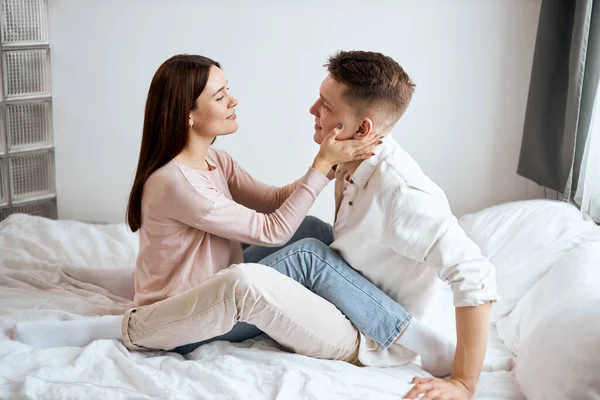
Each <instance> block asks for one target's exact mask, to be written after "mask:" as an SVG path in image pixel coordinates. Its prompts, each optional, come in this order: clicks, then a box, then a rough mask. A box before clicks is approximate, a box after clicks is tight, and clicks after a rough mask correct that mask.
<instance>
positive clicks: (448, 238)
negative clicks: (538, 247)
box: [310, 51, 498, 398]
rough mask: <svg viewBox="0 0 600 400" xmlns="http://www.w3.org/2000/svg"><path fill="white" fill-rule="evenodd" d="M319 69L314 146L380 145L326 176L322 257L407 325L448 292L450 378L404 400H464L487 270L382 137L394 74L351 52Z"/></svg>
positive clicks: (380, 354) (397, 92) (404, 80)
mask: <svg viewBox="0 0 600 400" xmlns="http://www.w3.org/2000/svg"><path fill="white" fill-rule="evenodd" d="M326 66H327V69H328V71H329V75H328V76H327V77H326V78H325V80H324V81H323V83H322V85H321V90H320V95H319V98H318V99H317V101H316V102H315V103H314V104H313V106H312V107H311V109H310V112H311V114H313V115H314V116H315V134H314V140H315V141H316V142H317V143H320V142H321V141H322V140H323V139H324V135H325V134H326V133H327V132H329V130H330V129H331V128H332V127H333V126H335V125H337V124H339V123H342V124H343V125H344V127H345V128H344V130H343V132H342V133H341V134H340V135H339V136H338V139H339V140H344V139H348V138H360V137H362V136H364V135H368V134H369V133H371V132H372V131H375V132H377V133H378V134H380V135H382V136H384V137H385V138H384V139H383V144H382V145H381V146H379V147H378V148H377V149H376V150H375V153H376V154H375V156H374V157H371V158H370V159H367V160H365V161H363V162H359V163H352V164H348V165H340V166H338V168H337V169H336V174H335V175H336V185H335V188H336V190H335V197H336V219H335V224H334V239H335V241H334V242H333V243H332V245H331V248H333V249H334V250H336V251H338V252H339V254H340V255H341V256H342V257H343V258H344V259H345V260H346V261H347V262H348V263H349V264H350V265H352V267H353V268H355V269H357V270H358V271H360V272H361V273H362V274H363V275H364V276H365V277H367V278H368V279H369V280H370V281H371V282H373V283H375V284H376V285H377V286H378V287H379V288H381V289H382V290H383V291H384V292H386V293H387V294H388V295H389V296H390V297H392V298H393V299H394V300H396V301H397V302H398V303H400V304H402V305H403V306H404V307H405V308H406V310H407V311H408V312H410V313H411V314H413V315H414V316H416V317H417V318H424V317H425V316H426V313H427V311H428V306H429V305H430V303H431V299H432V298H433V295H434V293H435V291H436V290H437V289H438V284H439V283H440V282H441V281H445V282H446V283H448V284H449V285H450V287H451V289H452V291H453V293H454V305H455V307H456V327H457V349H456V354H455V360H454V364H453V368H452V375H451V378H450V380H449V381H448V382H446V381H443V380H441V379H415V381H414V383H416V386H415V387H414V388H413V389H412V390H411V391H410V392H409V393H408V394H407V395H406V396H405V397H406V398H413V397H417V396H418V395H419V394H421V393H428V392H429V393H430V395H431V396H432V397H431V398H433V397H435V396H440V397H443V396H442V395H445V396H447V397H443V398H468V397H470V395H472V393H473V392H474V390H475V387H476V384H477V381H478V378H479V374H480V371H481V367H482V364H483V359H484V356H485V350H486V346H487V337H488V325H489V312H490V307H491V302H493V301H495V300H497V298H498V296H497V294H496V283H495V269H494V267H493V266H492V265H491V264H490V263H489V262H488V261H487V260H486V259H485V258H484V257H483V256H482V255H481V252H480V250H479V249H478V248H477V246H476V245H475V244H474V243H473V242H472V241H471V240H470V239H469V238H468V237H467V236H466V234H465V233H464V232H463V230H462V229H461V228H460V226H459V224H458V222H457V220H456V218H455V217H454V216H453V215H452V213H451V211H450V207H449V205H448V202H447V200H446V197H445V195H444V193H443V191H442V190H441V189H440V188H439V187H438V186H436V185H435V184H434V183H433V182H432V181H431V180H430V179H429V178H428V177H427V176H425V174H424V173H423V172H422V171H421V169H420V168H419V166H418V165H417V164H416V162H415V161H414V160H413V159H412V158H411V157H410V156H409V155H408V154H407V153H406V152H405V151H404V150H403V149H402V148H401V147H400V146H399V144H398V143H397V142H396V141H395V140H394V139H393V138H392V136H391V131H392V129H393V127H394V126H395V125H396V123H397V122H398V120H399V119H400V117H401V116H402V115H403V113H404V111H405V110H406V108H407V107H408V105H409V103H410V100H411V97H412V94H413V91H414V85H413V84H412V82H411V81H410V79H409V77H408V75H407V74H406V73H405V72H404V70H403V69H402V67H400V65H398V64H397V63H396V62H395V61H394V60H393V59H391V58H390V57H386V56H384V55H382V54H379V53H371V52H360V51H350V52H340V53H338V54H336V55H334V56H333V57H331V58H330V59H329V62H328V63H327V64H326ZM436 275H437V276H436ZM438 278H439V279H438ZM410 357H411V355H410V354H407V352H406V351H405V349H403V348H402V347H400V346H391V347H390V348H389V349H387V350H382V349H381V348H379V349H376V350H374V351H371V352H365V353H364V354H362V358H361V361H362V362H365V361H369V364H371V365H373V364H377V363H381V364H384V365H392V364H401V363H402V362H403V361H404V360H406V359H407V358H410ZM367 359H368V360H367ZM426 398H429V397H426Z"/></svg>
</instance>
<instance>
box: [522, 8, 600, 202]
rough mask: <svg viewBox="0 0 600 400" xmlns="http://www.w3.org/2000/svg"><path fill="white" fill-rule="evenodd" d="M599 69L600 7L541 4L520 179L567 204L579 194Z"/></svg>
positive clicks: (599, 73) (524, 131)
mask: <svg viewBox="0 0 600 400" xmlns="http://www.w3.org/2000/svg"><path fill="white" fill-rule="evenodd" d="M594 3H596V4H594ZM599 69H600V2H598V1H596V2H594V1H593V0H543V1H542V6H541V9H540V18H539V23H538V31H537V39H536V45H535V53H534V56H533V68H532V73H531V82H530V85H529V97H528V100H527V112H526V114H525V125H524V130H523V141H522V144H521V154H520V158H519V166H518V169H517V173H518V174H519V175H521V176H523V177H525V178H528V179H531V180H533V181H535V182H537V183H538V184H540V185H542V186H545V187H548V188H550V189H553V190H555V191H557V192H559V193H563V197H564V198H565V199H568V198H570V197H571V195H572V194H574V193H575V190H576V189H577V178H578V176H579V167H580V164H581V159H582V156H583V147H584V146H585V139H586V136H587V132H588V129H589V125H590V121H591V114H592V107H593V104H594V96H595V91H596V87H597V85H598V79H599V78H600V71H599Z"/></svg>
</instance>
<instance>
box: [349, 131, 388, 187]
mask: <svg viewBox="0 0 600 400" xmlns="http://www.w3.org/2000/svg"><path fill="white" fill-rule="evenodd" d="M381 141H382V142H383V143H381V144H380V145H379V146H377V147H376V148H375V150H373V153H375V155H374V156H372V157H369V158H367V159H366V160H364V161H363V162H361V163H360V165H359V166H358V168H356V171H354V173H353V174H352V176H351V177H350V179H351V180H352V181H353V182H354V183H355V184H356V185H357V186H359V187H361V188H363V187H365V185H366V184H367V182H369V179H370V178H371V176H373V174H374V173H375V170H376V169H377V167H378V166H379V164H381V162H382V161H383V160H385V159H386V158H387V156H388V155H390V154H391V153H392V151H394V149H395V148H396V145H397V144H398V143H397V142H396V141H395V140H394V138H393V137H392V134H391V133H389V134H388V135H387V136H385V137H384V138H383V139H381Z"/></svg>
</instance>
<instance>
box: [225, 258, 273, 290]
mask: <svg viewBox="0 0 600 400" xmlns="http://www.w3.org/2000/svg"><path fill="white" fill-rule="evenodd" d="M274 274H278V275H280V274H279V273H278V272H277V271H275V270H273V269H272V268H270V267H267V266H265V265H261V264H250V263H245V264H235V265H232V266H230V267H229V268H227V270H226V273H225V274H224V277H225V279H226V281H227V283H228V284H235V285H236V287H240V288H248V287H256V286H260V285H263V284H265V282H266V281H270V280H272V279H274V277H276V275H274Z"/></svg>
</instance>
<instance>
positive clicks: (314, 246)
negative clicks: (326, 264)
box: [290, 238, 329, 254]
mask: <svg viewBox="0 0 600 400" xmlns="http://www.w3.org/2000/svg"><path fill="white" fill-rule="evenodd" d="M290 248H291V249H293V250H295V251H305V252H311V253H317V254H323V253H324V252H326V251H329V246H328V245H326V244H325V243H323V242H322V241H320V240H319V239H315V238H305V239H301V240H298V241H297V242H296V243H292V244H291V245H290Z"/></svg>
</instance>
